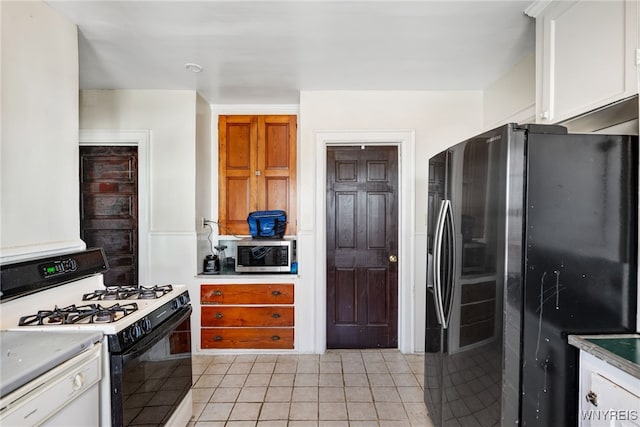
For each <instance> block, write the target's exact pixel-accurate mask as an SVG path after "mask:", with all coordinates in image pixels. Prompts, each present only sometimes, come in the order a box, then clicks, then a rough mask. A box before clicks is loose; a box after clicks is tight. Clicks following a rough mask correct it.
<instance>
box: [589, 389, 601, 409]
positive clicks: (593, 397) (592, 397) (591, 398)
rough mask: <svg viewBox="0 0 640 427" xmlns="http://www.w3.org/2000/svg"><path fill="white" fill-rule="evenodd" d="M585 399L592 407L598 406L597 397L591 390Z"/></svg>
mask: <svg viewBox="0 0 640 427" xmlns="http://www.w3.org/2000/svg"><path fill="white" fill-rule="evenodd" d="M586 398H587V402H589V403H591V404H592V405H593V406H598V395H597V394H595V393H594V392H592V391H591V390H589V393H587V396H586Z"/></svg>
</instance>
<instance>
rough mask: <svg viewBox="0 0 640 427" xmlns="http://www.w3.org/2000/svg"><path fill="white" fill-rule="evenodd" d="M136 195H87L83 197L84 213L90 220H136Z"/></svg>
mask: <svg viewBox="0 0 640 427" xmlns="http://www.w3.org/2000/svg"><path fill="white" fill-rule="evenodd" d="M135 197H136V196H135V195H134V194H122V193H112V194H100V193H97V194H96V193H85V194H83V195H82V213H83V215H84V218H85V219H87V220H89V219H104V218H114V219H116V220H118V219H126V220H129V219H132V218H135V216H136V212H135Z"/></svg>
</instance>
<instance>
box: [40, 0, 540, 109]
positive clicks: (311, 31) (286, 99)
mask: <svg viewBox="0 0 640 427" xmlns="http://www.w3.org/2000/svg"><path fill="white" fill-rule="evenodd" d="M47 3H48V4H49V5H50V6H51V7H53V8H54V9H56V10H58V11H59V12H60V13H62V14H63V15H65V16H67V17H68V18H69V19H70V20H71V21H72V22H74V23H75V24H77V25H78V29H79V36H78V37H79V49H80V87H81V89H189V90H197V91H198V92H199V93H200V94H201V95H202V96H203V97H204V98H205V99H206V100H207V101H208V102H209V103H211V104H297V103H298V102H299V93H300V91H302V90H482V89H484V88H486V87H487V86H488V85H489V84H491V83H492V82H494V81H495V80H496V79H497V78H498V77H500V76H501V75H502V74H504V73H505V72H506V71H507V70H509V69H510V68H511V67H512V66H513V65H514V64H516V63H517V62H518V61H519V60H520V59H522V58H523V57H524V56H526V55H528V54H529V53H531V52H533V49H534V42H535V41H534V26H535V25H534V22H533V19H532V18H529V17H527V16H526V15H525V14H524V13H523V11H524V10H525V9H526V8H527V7H528V6H529V4H530V3H531V1H517V0H516V1H514V0H512V1H507V0H501V1H479V0H475V1H458V0H444V1H435V0H424V1H415V0H414V1H375V0H368V1H348V0H334V1H304V0H295V1H291V0H289V1H265V0H262V1H243V0H226V1H213V0H210V1H206V0H205V1H184V0H183V1H95V0H94V1H58V0H53V1H48V2H47ZM186 63H196V64H199V65H200V66H202V69H203V70H202V72H201V73H197V74H196V73H192V72H190V71H187V70H186V69H185V64H186Z"/></svg>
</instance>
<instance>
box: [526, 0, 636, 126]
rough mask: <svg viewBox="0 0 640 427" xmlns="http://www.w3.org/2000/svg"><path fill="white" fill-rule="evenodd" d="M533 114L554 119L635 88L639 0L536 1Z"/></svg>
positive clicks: (548, 120)
mask: <svg viewBox="0 0 640 427" xmlns="http://www.w3.org/2000/svg"><path fill="white" fill-rule="evenodd" d="M526 13H527V14H528V15H529V16H532V17H534V18H536V114H537V122H538V123H558V122H561V121H563V120H566V119H568V118H571V117H574V116H576V115H579V114H582V113H585V112H587V111H590V110H593V109H596V108H599V107H602V106H604V105H607V104H610V103H612V102H615V101H618V100H621V99H624V98H626V97H628V96H631V95H634V94H636V93H638V67H637V61H638V54H637V50H638V47H639V45H640V43H639V40H638V21H639V20H638V2H637V0H609V1H588V0H582V1H552V2H549V1H537V2H535V3H533V4H532V5H531V6H530V7H529V8H528V9H527V11H526Z"/></svg>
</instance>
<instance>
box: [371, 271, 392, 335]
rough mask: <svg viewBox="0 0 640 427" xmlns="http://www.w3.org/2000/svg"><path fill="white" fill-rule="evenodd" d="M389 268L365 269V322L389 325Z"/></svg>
mask: <svg viewBox="0 0 640 427" xmlns="http://www.w3.org/2000/svg"><path fill="white" fill-rule="evenodd" d="M388 276H389V270H388V269H386V268H369V269H367V288H368V289H367V295H368V297H369V299H368V303H367V323H368V324H369V325H377V326H389V324H390V323H391V322H390V316H391V313H390V311H389V309H390V307H389V301H390V300H391V298H389V277H388Z"/></svg>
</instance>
